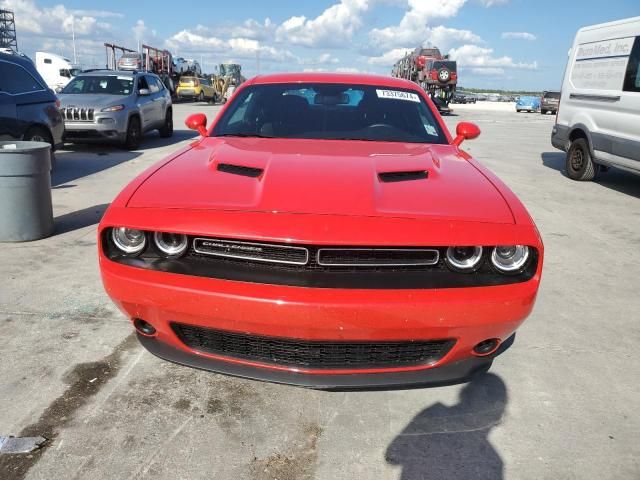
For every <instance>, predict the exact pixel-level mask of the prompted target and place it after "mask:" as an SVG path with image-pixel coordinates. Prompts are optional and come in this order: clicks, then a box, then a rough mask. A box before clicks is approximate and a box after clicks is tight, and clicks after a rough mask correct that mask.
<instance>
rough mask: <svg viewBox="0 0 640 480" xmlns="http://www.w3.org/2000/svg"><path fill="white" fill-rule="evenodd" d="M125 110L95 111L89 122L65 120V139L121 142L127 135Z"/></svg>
mask: <svg viewBox="0 0 640 480" xmlns="http://www.w3.org/2000/svg"><path fill="white" fill-rule="evenodd" d="M127 121H128V115H127V112H126V111H122V112H109V113H96V115H95V119H94V120H93V121H91V122H87V121H85V122H74V121H69V120H66V121H65V133H64V140H65V141H83V142H84V141H92V140H94V141H102V142H104V141H114V142H122V141H124V140H125V138H126V136H127Z"/></svg>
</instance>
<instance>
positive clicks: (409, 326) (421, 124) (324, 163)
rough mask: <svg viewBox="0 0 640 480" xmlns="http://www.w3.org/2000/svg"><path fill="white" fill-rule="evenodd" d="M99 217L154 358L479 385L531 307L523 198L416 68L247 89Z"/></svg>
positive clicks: (369, 381)
mask: <svg viewBox="0 0 640 480" xmlns="http://www.w3.org/2000/svg"><path fill="white" fill-rule="evenodd" d="M186 123H187V126H188V127H189V128H192V129H195V130H197V131H198V132H199V133H200V134H201V136H202V138H200V139H199V140H197V141H195V142H193V143H191V144H190V145H189V146H188V147H186V148H183V149H182V150H180V151H178V152H176V153H174V154H172V155H170V156H169V157H168V158H166V159H165V160H163V161H161V162H160V163H158V164H156V165H154V166H153V167H151V168H150V169H148V170H147V171H146V172H144V173H143V174H142V175H140V176H139V177H138V178H136V179H135V180H133V181H132V182H131V183H130V184H129V185H128V186H127V187H126V188H125V189H124V190H123V191H122V192H121V193H120V194H119V195H118V197H117V198H116V199H115V200H114V202H113V203H112V204H111V206H110V207H109V209H108V211H107V212H106V214H105V216H104V218H103V219H102V221H101V223H100V226H99V250H100V268H101V272H102V279H103V282H104V286H105V288H106V291H107V293H108V294H109V296H110V297H111V298H112V299H113V301H114V302H115V303H116V304H117V305H118V306H119V307H120V309H121V310H122V311H123V312H124V313H125V314H126V315H127V316H128V317H129V318H130V319H131V321H132V323H133V326H134V328H135V329H136V331H137V333H138V338H139V339H140V342H141V343H142V344H143V345H144V346H145V347H146V348H147V349H148V350H149V351H151V352H152V353H153V354H155V355H157V356H159V357H161V358H164V359H167V360H170V361H173V362H177V363H180V364H183V365H188V366H191V367H196V368H202V369H206V370H211V371H215V372H220V373H224V374H229V375H238V376H242V377H248V378H253V379H260V380H268V381H273V382H281V383H289V384H295V385H303V386H309V387H316V388H341V389H344V388H358V387H395V386H408V385H422V384H438V383H445V382H446V383H449V382H458V381H465V380H467V379H469V378H471V377H472V376H473V375H474V374H476V373H477V372H481V371H486V370H487V369H488V368H489V367H490V365H491V362H492V361H493V358H494V357H495V356H496V355H498V354H499V353H501V352H502V351H504V350H505V349H506V346H507V345H508V344H510V343H511V340H512V338H513V334H514V332H515V330H516V329H517V328H518V326H519V325H520V324H521V323H522V322H523V320H524V319H525V318H526V317H527V315H529V313H530V312H531V309H532V308H533V305H534V302H535V298H536V293H537V291H538V285H539V282H540V275H541V272H542V259H543V246H542V241H541V239H540V235H539V233H538V231H537V229H536V227H535V225H534V223H533V221H532V220H531V217H530V216H529V214H528V213H527V211H526V209H525V208H524V206H523V205H522V204H521V203H520V201H519V200H518V199H517V198H516V196H515V195H514V194H513V193H512V192H511V191H510V190H509V189H508V188H507V187H506V186H505V185H504V184H503V183H502V182H501V181H500V180H499V179H498V178H497V177H496V176H495V175H493V174H492V173H491V172H490V171H488V170H487V169H486V168H485V167H483V166H482V165H481V164H480V163H478V162H477V161H476V160H474V159H473V158H471V157H470V156H469V155H468V154H467V153H465V152H464V151H462V150H460V148H459V145H460V143H461V142H462V141H463V140H465V139H471V138H474V137H476V136H478V135H479V133H480V131H479V129H478V128H477V127H476V126H475V125H473V124H470V123H465V122H463V123H460V124H459V125H458V126H457V129H456V134H457V135H456V137H452V136H451V134H450V133H449V131H448V130H447V128H446V126H445V125H444V123H443V121H442V119H441V117H440V116H439V114H438V113H437V110H436V108H435V107H434V105H433V103H432V102H431V101H430V100H429V99H428V98H427V96H426V95H425V94H424V92H423V91H422V90H420V88H419V87H418V86H416V85H415V84H413V83H410V82H408V81H405V80H401V79H394V78H386V77H377V76H368V75H338V74H311V73H310V74H280V75H270V76H264V77H257V78H255V79H253V80H250V81H248V82H246V83H244V84H243V85H242V86H241V88H239V89H238V90H237V91H236V92H235V94H234V95H233V97H232V98H231V99H230V101H229V102H228V103H227V104H226V105H225V107H224V109H223V110H222V111H221V112H220V113H219V115H218V116H217V118H216V120H215V121H214V122H213V124H212V125H210V126H208V127H207V119H206V117H205V116H204V115H203V114H196V115H192V116H190V117H189V118H188V119H187V121H186Z"/></svg>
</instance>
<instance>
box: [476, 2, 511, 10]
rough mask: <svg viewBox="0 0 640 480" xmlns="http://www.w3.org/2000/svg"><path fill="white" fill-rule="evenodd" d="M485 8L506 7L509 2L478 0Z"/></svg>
mask: <svg viewBox="0 0 640 480" xmlns="http://www.w3.org/2000/svg"><path fill="white" fill-rule="evenodd" d="M478 1H479V2H480V3H481V4H482V5H484V6H485V7H487V8H488V7H495V6H499V5H506V4H507V3H509V0H478Z"/></svg>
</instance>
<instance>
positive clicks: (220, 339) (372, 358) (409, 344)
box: [171, 323, 455, 370]
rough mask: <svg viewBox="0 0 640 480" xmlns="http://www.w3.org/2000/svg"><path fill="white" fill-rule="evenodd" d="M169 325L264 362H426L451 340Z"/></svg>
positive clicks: (198, 343)
mask: <svg viewBox="0 0 640 480" xmlns="http://www.w3.org/2000/svg"><path fill="white" fill-rule="evenodd" d="M171 327H172V328H173V331H174V332H175V333H176V335H177V336H178V338H180V340H181V341H182V342H183V343H184V344H185V345H186V346H188V347H189V348H192V349H194V350H198V351H201V352H205V353H211V354H215V355H223V356H227V357H233V358H239V359H244V360H253V361H257V362H261V363H266V364H274V365H282V366H290V367H302V368H310V369H345V370H346V369H364V368H394V367H407V366H416V365H429V364H433V363H435V362H437V361H438V360H440V359H441V358H442V357H444V355H446V354H447V352H448V351H449V350H451V348H452V347H453V345H454V343H455V341H454V340H420V341H394V342H356V341H348V342H345V341H309V340H297V339H285V338H279V337H265V336H256V335H246V334H241V333H232V332H228V331H221V330H214V329H209V328H204V327H197V326H193V325H185V324H181V323H172V324H171Z"/></svg>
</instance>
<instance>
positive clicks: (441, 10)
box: [369, 0, 473, 50]
mask: <svg viewBox="0 0 640 480" xmlns="http://www.w3.org/2000/svg"><path fill="white" fill-rule="evenodd" d="M465 2H466V0H436V1H425V0H407V4H408V10H407V11H406V13H405V14H404V16H403V17H402V20H400V23H399V24H398V25H393V26H390V27H385V28H381V29H379V28H375V29H373V30H372V31H371V32H370V33H369V36H370V38H371V40H372V41H373V44H374V47H378V48H379V49H383V50H384V49H390V48H393V47H399V46H401V45H413V44H416V45H420V44H422V42H424V41H425V39H428V38H429V36H430V35H431V34H432V29H431V28H429V26H428V24H429V23H430V22H431V21H432V20H433V19H436V18H450V17H454V16H456V15H457V14H458V12H459V11H460V9H461V8H462V6H463V5H464V4H465ZM442 28H444V27H442ZM449 30H450V31H451V32H453V31H455V30H454V29H449ZM465 32H468V31H465ZM468 33H469V34H471V35H473V34H472V33H471V32H468Z"/></svg>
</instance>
